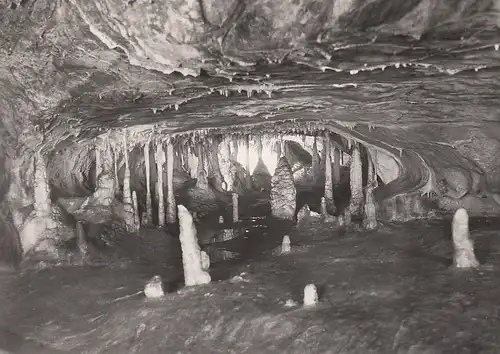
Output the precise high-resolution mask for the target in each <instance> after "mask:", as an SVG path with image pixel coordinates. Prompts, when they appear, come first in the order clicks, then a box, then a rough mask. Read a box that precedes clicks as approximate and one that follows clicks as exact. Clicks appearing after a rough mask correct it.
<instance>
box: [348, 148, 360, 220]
mask: <svg viewBox="0 0 500 354" xmlns="http://www.w3.org/2000/svg"><path fill="white" fill-rule="evenodd" d="M349 172H350V173H349V175H350V184H351V200H350V203H349V209H350V212H351V215H354V216H358V215H359V214H360V213H361V211H362V204H363V170H362V165H361V153H360V151H359V144H358V143H357V142H353V144H352V156H351V165H350V168H349Z"/></svg>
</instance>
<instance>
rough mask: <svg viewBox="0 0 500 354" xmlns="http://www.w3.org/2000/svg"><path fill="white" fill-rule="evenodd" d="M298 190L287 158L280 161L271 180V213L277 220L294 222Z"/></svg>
mask: <svg viewBox="0 0 500 354" xmlns="http://www.w3.org/2000/svg"><path fill="white" fill-rule="evenodd" d="M296 198H297V190H296V188H295V183H294V181H293V174H292V169H291V168H290V165H289V164H288V161H287V159H286V157H282V158H280V160H279V163H278V166H277V167H276V171H275V173H274V176H273V178H272V179H271V213H272V215H273V216H274V217H275V218H278V219H287V220H293V219H294V217H295V208H296Z"/></svg>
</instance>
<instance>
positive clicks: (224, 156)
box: [219, 137, 234, 191]
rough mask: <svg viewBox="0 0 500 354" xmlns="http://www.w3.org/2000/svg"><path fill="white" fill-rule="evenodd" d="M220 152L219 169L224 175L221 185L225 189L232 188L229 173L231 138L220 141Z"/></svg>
mask: <svg viewBox="0 0 500 354" xmlns="http://www.w3.org/2000/svg"><path fill="white" fill-rule="evenodd" d="M221 145H222V146H221V149H220V151H219V153H220V170H221V173H222V177H224V183H223V186H225V189H226V190H227V191H232V190H233V181H234V179H233V175H232V173H231V140H229V138H227V137H226V138H225V139H224V140H223V141H222V144H221Z"/></svg>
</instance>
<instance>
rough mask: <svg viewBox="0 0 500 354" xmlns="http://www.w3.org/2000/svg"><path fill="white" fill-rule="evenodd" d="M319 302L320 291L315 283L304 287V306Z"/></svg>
mask: <svg viewBox="0 0 500 354" xmlns="http://www.w3.org/2000/svg"><path fill="white" fill-rule="evenodd" d="M317 303H318V291H317V290H316V286H315V285H314V284H308V285H306V287H305V288H304V306H305V307H308V306H314V305H316V304H317Z"/></svg>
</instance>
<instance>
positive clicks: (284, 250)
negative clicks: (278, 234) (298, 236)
mask: <svg viewBox="0 0 500 354" xmlns="http://www.w3.org/2000/svg"><path fill="white" fill-rule="evenodd" d="M290 252H292V246H291V243H290V236H288V235H285V236H283V241H282V242H281V254H288V253H290Z"/></svg>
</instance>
